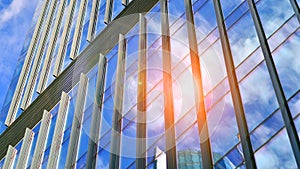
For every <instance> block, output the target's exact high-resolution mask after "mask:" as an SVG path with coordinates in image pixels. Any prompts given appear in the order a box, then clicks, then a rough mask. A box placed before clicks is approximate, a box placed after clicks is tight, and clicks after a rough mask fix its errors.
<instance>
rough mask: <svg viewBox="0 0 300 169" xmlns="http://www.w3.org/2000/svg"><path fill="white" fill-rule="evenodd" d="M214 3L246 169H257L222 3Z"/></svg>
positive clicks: (217, 1) (214, 1) (215, 0)
mask: <svg viewBox="0 0 300 169" xmlns="http://www.w3.org/2000/svg"><path fill="white" fill-rule="evenodd" d="M213 3H214V8H215V14H216V17H217V24H218V29H219V33H220V40H221V44H222V50H223V55H224V61H225V67H226V72H227V78H228V82H229V87H230V92H231V97H232V102H233V108H234V112H235V117H236V121H237V125H238V130H239V134H240V137H241V139H240V140H241V145H242V149H243V155H244V158H245V163H246V167H247V168H251V169H256V168H257V166H256V163H255V158H254V152H253V149H252V144H251V141H250V135H249V129H248V125H247V121H246V117H245V111H244V107H243V102H242V98H241V94H240V89H239V83H238V80H237V76H236V73H235V66H234V62H233V57H232V53H231V49H230V44H229V40H228V35H227V30H226V26H225V21H224V16H223V12H222V7H221V3H220V1H219V0H213Z"/></svg>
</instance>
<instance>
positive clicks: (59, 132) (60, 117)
mask: <svg viewBox="0 0 300 169" xmlns="http://www.w3.org/2000/svg"><path fill="white" fill-rule="evenodd" d="M59 104H60V105H59V109H58V113H57V120H56V124H55V129H54V134H53V138H52V142H51V148H50V154H49V159H48V164H47V169H56V168H57V166H58V159H59V156H60V150H61V144H62V141H63V135H64V130H65V124H66V120H67V113H68V109H69V104H70V96H69V95H68V94H67V93H65V92H62V94H61V100H60V103H59Z"/></svg>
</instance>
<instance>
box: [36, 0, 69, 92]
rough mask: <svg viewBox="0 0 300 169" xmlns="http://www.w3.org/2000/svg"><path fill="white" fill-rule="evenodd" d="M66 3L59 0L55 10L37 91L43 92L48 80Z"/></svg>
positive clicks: (63, 0) (65, 0) (64, 0)
mask: <svg viewBox="0 0 300 169" xmlns="http://www.w3.org/2000/svg"><path fill="white" fill-rule="evenodd" d="M66 3H67V0H60V4H59V7H58V10H57V16H56V20H55V23H54V26H53V28H52V33H51V37H50V41H49V45H48V49H47V52H46V57H45V60H44V64H43V68H42V71H41V74H40V80H39V82H38V86H37V90H36V91H37V93H42V92H43V90H44V88H45V85H46V83H47V80H48V75H49V71H50V66H51V61H52V58H53V54H54V51H55V47H56V42H57V38H58V35H59V30H60V27H61V23H62V19H63V16H64V11H65V7H66Z"/></svg>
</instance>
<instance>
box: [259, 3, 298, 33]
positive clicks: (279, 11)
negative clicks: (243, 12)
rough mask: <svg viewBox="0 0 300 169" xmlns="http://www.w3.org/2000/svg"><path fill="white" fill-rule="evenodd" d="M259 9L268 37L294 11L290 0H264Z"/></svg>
mask: <svg viewBox="0 0 300 169" xmlns="http://www.w3.org/2000/svg"><path fill="white" fill-rule="evenodd" d="M271 4H272V5H271ZM257 10H258V13H259V15H260V19H261V21H262V24H263V27H264V31H265V33H266V36H267V37H268V36H270V34H271V33H273V32H274V31H275V30H276V29H277V28H278V27H279V26H280V25H281V24H283V22H285V21H286V20H287V19H288V18H289V17H290V16H291V15H292V14H293V13H294V11H293V9H292V7H291V4H290V2H289V0H281V1H277V0H263V1H260V2H259V3H257Z"/></svg>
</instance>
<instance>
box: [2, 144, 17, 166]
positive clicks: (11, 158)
mask: <svg viewBox="0 0 300 169" xmlns="http://www.w3.org/2000/svg"><path fill="white" fill-rule="evenodd" d="M16 155H17V149H15V148H14V147H13V146H11V145H9V146H8V149H7V153H6V156H5V161H4V165H3V169H13V165H14V162H15V159H16Z"/></svg>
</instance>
